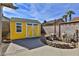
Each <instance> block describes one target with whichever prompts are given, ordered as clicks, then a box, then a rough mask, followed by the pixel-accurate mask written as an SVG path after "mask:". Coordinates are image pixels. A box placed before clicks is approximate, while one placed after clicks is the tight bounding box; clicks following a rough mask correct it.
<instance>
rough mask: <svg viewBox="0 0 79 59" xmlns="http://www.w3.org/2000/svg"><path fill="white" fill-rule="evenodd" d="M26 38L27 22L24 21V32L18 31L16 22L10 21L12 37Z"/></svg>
mask: <svg viewBox="0 0 79 59" xmlns="http://www.w3.org/2000/svg"><path fill="white" fill-rule="evenodd" d="M21 38H26V22H22V32H16V22H14V21H11V22H10V39H12V40H14V39H21Z"/></svg>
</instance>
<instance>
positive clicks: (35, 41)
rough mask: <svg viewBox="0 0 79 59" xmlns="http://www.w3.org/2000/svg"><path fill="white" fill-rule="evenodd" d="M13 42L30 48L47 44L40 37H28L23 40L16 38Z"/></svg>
mask: <svg viewBox="0 0 79 59" xmlns="http://www.w3.org/2000/svg"><path fill="white" fill-rule="evenodd" d="M12 43H15V44H18V45H20V46H22V47H25V48H28V49H35V48H39V47H42V46H45V44H43V43H42V42H41V41H40V38H28V39H23V40H22V39H21V40H15V41H13V42H12Z"/></svg>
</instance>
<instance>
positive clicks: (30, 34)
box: [26, 24, 32, 37]
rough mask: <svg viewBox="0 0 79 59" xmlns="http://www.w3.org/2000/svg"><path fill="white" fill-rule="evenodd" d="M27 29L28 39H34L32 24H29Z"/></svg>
mask: <svg viewBox="0 0 79 59" xmlns="http://www.w3.org/2000/svg"><path fill="white" fill-rule="evenodd" d="M26 29H27V31H26V34H27V37H32V24H27V27H26Z"/></svg>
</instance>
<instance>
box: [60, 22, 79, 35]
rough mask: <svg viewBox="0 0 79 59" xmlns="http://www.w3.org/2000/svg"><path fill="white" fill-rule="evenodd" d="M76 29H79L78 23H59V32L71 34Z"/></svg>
mask: <svg viewBox="0 0 79 59" xmlns="http://www.w3.org/2000/svg"><path fill="white" fill-rule="evenodd" d="M76 30H79V23H71V24H63V25H61V33H64V32H65V33H67V34H68V35H73V34H74V33H75V32H76Z"/></svg>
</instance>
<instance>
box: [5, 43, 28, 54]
mask: <svg viewBox="0 0 79 59" xmlns="http://www.w3.org/2000/svg"><path fill="white" fill-rule="evenodd" d="M21 50H26V48H24V47H22V46H19V45H17V44H14V43H10V44H9V46H8V48H7V50H6V52H5V55H7V54H12V53H15V52H18V51H21ZM27 50H28V49H27Z"/></svg>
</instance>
